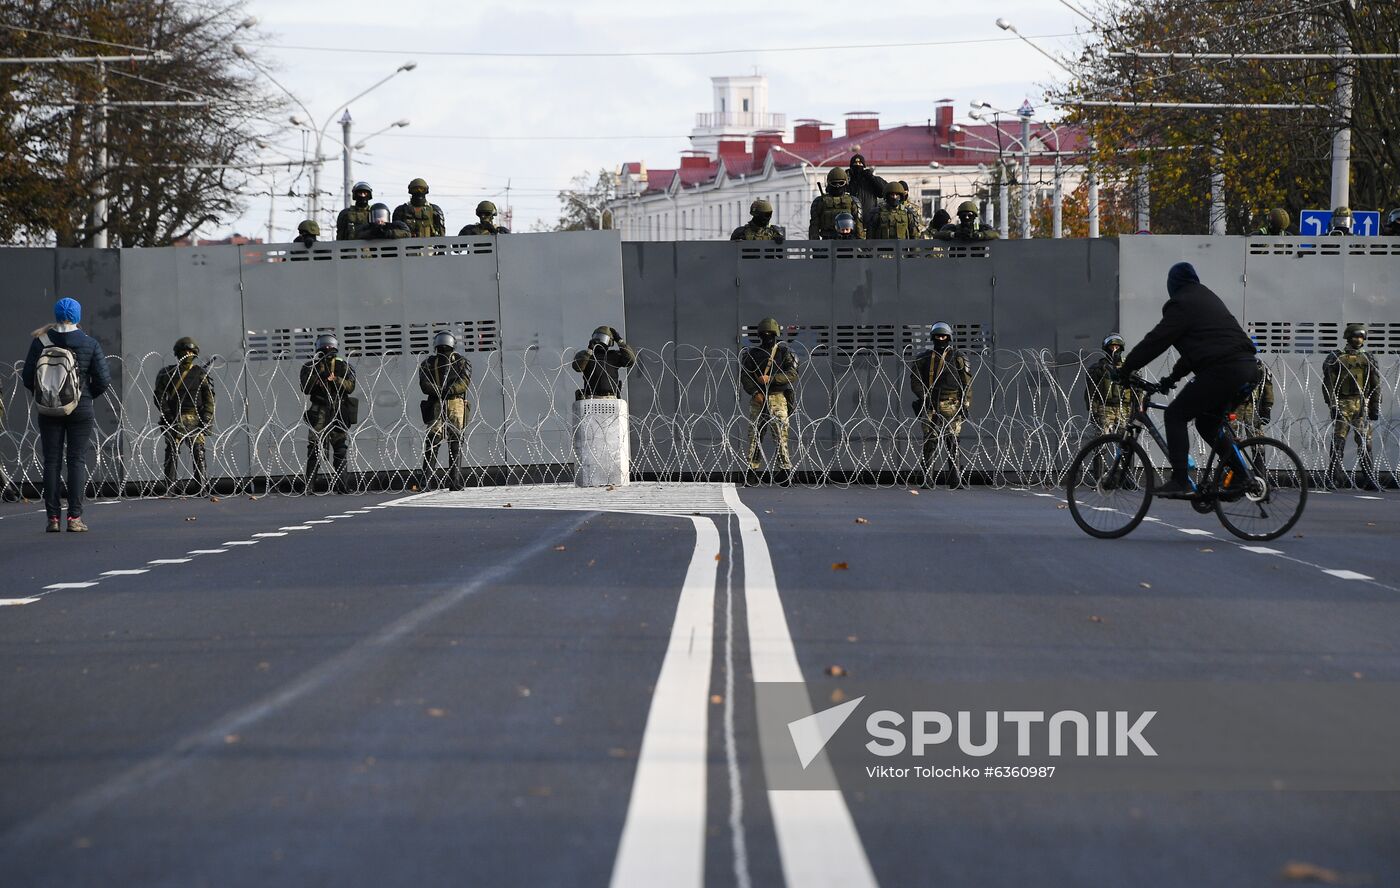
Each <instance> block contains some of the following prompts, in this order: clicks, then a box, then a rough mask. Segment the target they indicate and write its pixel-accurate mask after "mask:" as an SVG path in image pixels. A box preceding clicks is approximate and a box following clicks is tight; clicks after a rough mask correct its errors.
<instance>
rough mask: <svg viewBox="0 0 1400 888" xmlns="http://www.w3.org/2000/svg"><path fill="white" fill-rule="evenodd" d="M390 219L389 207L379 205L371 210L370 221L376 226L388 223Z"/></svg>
mask: <svg viewBox="0 0 1400 888" xmlns="http://www.w3.org/2000/svg"><path fill="white" fill-rule="evenodd" d="M389 219H390V213H389V205H388V204H382V203H377V204H375V205H374V206H372V207H370V208H369V221H371V222H373V223H374V224H376V225H382V224H384V223H387V222H388V221H389Z"/></svg>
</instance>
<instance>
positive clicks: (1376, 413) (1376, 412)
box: [1366, 404, 1381, 422]
mask: <svg viewBox="0 0 1400 888" xmlns="http://www.w3.org/2000/svg"><path fill="white" fill-rule="evenodd" d="M1366 417H1367V418H1368V419H1370V420H1371V422H1376V421H1378V420H1379V419H1380V418H1381V405H1379V404H1372V405H1371V409H1370V410H1369V411H1368V412H1367V413H1366Z"/></svg>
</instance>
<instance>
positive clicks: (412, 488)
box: [408, 484, 418, 491]
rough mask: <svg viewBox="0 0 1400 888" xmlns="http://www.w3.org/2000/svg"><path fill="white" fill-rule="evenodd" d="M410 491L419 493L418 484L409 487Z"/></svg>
mask: <svg viewBox="0 0 1400 888" xmlns="http://www.w3.org/2000/svg"><path fill="white" fill-rule="evenodd" d="M408 489H409V490H412V491H417V490H418V485H417V484H410V485H408Z"/></svg>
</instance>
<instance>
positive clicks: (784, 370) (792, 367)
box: [739, 318, 797, 483]
mask: <svg viewBox="0 0 1400 888" xmlns="http://www.w3.org/2000/svg"><path fill="white" fill-rule="evenodd" d="M781 332H782V327H780V326H779V324H778V322H777V321H776V320H775V319H773V318H764V319H763V320H761V321H759V322H758V345H751V346H749V347H748V348H745V349H744V350H743V351H742V352H741V353H740V354H739V385H740V387H741V388H743V390H744V393H745V394H746V395H748V396H749V473H750V475H749V480H751V481H752V480H754V474H755V473H757V472H759V471H761V470H762V469H763V462H762V455H763V453H762V450H763V447H762V439H763V434H764V432H768V433H769V434H771V435H772V437H773V440H774V443H776V444H777V447H778V470H779V471H780V472H782V473H783V478H782V480H783V482H784V483H786V482H788V481H789V480H790V478H791V472H792V455H791V453H790V452H789V450H788V417H789V415H790V411H791V410H792V406H793V405H792V401H793V386H794V385H795V384H796V383H797V356H796V355H794V354H793V353H792V349H790V348H788V347H787V345H786V344H785V343H782V342H779V341H778V335H779V334H780V333H781Z"/></svg>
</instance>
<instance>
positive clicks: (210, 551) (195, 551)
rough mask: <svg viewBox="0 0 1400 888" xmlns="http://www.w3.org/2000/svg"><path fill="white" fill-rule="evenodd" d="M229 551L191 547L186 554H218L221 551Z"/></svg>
mask: <svg viewBox="0 0 1400 888" xmlns="http://www.w3.org/2000/svg"><path fill="white" fill-rule="evenodd" d="M227 551H228V549H191V550H189V551H188V552H186V553H185V554H186V555H218V554H219V553H221V552H227Z"/></svg>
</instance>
